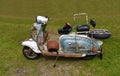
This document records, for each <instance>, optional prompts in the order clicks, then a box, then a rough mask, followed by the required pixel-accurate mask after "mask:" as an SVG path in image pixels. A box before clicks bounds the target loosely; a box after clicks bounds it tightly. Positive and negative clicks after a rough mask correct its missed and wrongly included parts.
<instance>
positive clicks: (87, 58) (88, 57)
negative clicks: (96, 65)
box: [83, 55, 96, 60]
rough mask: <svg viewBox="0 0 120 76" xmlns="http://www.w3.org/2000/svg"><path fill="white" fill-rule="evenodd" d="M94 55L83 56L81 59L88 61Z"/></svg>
mask: <svg viewBox="0 0 120 76" xmlns="http://www.w3.org/2000/svg"><path fill="white" fill-rule="evenodd" d="M95 56H96V55H87V56H85V57H84V58H83V59H84V60H90V59H93V58H94V57H95Z"/></svg>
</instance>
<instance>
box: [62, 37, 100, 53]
mask: <svg viewBox="0 0 120 76" xmlns="http://www.w3.org/2000/svg"><path fill="white" fill-rule="evenodd" d="M60 44H61V47H62V50H63V51H64V52H65V53H85V54H90V53H92V52H91V49H92V44H93V45H94V46H95V47H96V48H97V49H98V48H99V45H97V43H95V42H94V41H93V42H92V40H91V38H89V37H84V36H80V35H64V36H62V37H61V38H60Z"/></svg>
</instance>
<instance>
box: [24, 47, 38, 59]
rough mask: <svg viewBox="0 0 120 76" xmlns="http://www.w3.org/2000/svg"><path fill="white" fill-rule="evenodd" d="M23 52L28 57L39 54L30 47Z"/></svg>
mask: <svg viewBox="0 0 120 76" xmlns="http://www.w3.org/2000/svg"><path fill="white" fill-rule="evenodd" d="M23 54H24V55H25V56H26V57H28V58H35V57H36V56H37V54H36V53H35V52H34V51H33V50H32V49H30V48H25V49H23Z"/></svg>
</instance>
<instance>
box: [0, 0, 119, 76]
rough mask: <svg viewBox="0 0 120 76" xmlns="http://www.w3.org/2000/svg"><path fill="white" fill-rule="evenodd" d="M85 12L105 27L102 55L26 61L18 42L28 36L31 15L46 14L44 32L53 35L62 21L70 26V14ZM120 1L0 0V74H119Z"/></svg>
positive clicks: (71, 17)
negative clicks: (108, 35) (108, 36)
mask: <svg viewBox="0 0 120 76" xmlns="http://www.w3.org/2000/svg"><path fill="white" fill-rule="evenodd" d="M80 12H86V13H88V15H89V17H90V18H92V19H95V20H96V22H97V27H96V28H101V29H102V28H103V29H108V30H109V31H110V32H111V33H112V37H111V38H110V39H107V40H103V42H104V45H103V49H104V58H103V60H100V59H99V58H98V57H95V58H94V59H92V60H79V59H59V60H58V63H57V67H56V68H53V67H52V65H53V64H54V61H55V58H52V59H51V58H44V57H41V58H39V59H37V60H27V59H26V58H25V57H24V56H23V55H22V46H21V42H22V41H23V40H24V39H26V38H29V31H30V28H31V26H32V24H33V22H34V19H35V16H37V15H45V16H46V15H47V16H49V17H50V21H49V23H48V28H47V29H48V31H49V32H50V33H55V34H57V29H58V28H59V27H61V26H62V25H63V24H64V23H65V22H70V23H71V24H72V25H73V14H75V13H80ZM119 25H120V0H69V1H65V0H0V76H120V72H119V71H120V65H119V64H120V54H119V51H120V50H119V48H120V26H119Z"/></svg>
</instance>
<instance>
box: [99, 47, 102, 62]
mask: <svg viewBox="0 0 120 76" xmlns="http://www.w3.org/2000/svg"><path fill="white" fill-rule="evenodd" d="M100 51H101V52H100V54H99V58H100V59H101V60H102V59H103V50H102V47H101V50H100Z"/></svg>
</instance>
